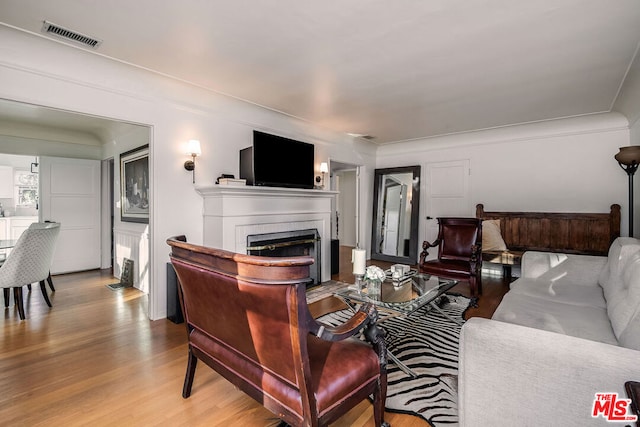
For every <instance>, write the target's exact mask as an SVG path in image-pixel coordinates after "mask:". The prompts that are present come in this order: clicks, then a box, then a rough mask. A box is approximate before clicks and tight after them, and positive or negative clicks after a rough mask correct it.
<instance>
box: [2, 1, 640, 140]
mask: <svg viewBox="0 0 640 427" xmlns="http://www.w3.org/2000/svg"><path fill="white" fill-rule="evenodd" d="M44 20H48V21H51V22H53V23H55V24H58V25H61V26H64V27H67V28H69V29H72V30H75V31H78V32H81V33H84V34H87V35H89V36H93V37H96V38H98V39H101V40H103V42H102V44H101V45H100V46H99V47H98V48H97V49H96V50H95V52H96V53H99V54H101V55H105V56H108V57H112V58H116V59H118V60H121V61H125V62H128V63H132V64H136V65H138V66H141V67H145V68H148V69H151V70H155V71H157V72H160V73H163V74H166V75H170V76H174V77H176V78H179V79H181V80H185V81H188V82H192V83H194V84H197V85H200V86H203V87H207V88H210V89H212V90H215V91H217V92H220V93H224V94H227V95H231V96H234V97H237V98H241V99H244V100H247V101H250V102H252V103H255V104H259V105H263V106H265V107H268V108H271V109H274V110H278V111H281V112H284V113H286V114H289V115H292V116H296V117H300V118H302V119H305V120H308V121H310V122H313V123H315V124H317V125H320V126H323V127H326V128H330V129H333V130H336V131H339V132H347V133H357V134H367V135H373V136H375V140H374V141H375V142H377V143H386V142H393V141H402V140H408V139H416V138H423V137H430V136H436V135H443V134H449V133H456V132H465V131H471V130H478V129H485V128H492V127H498V126H506V125H510V124H516V123H526V122H534V121H541V120H548V119H554V118H560V117H570V116H577V115H585V114H593V113H598V112H607V111H611V110H612V109H614V104H615V102H616V99H617V97H618V96H619V91H620V89H621V87H622V84H623V82H624V80H625V77H626V75H627V71H628V70H629V67H630V65H631V63H632V62H633V60H634V56H635V55H636V52H637V49H638V44H639V41H640V1H638V0H538V1H531V0H526V1H525V0H422V1H418V0H414V1H407V0H400V1H388V0H386V1H384V0H348V1H344V0H323V1H300V0H260V1H258V0H253V1H249V0H234V1H228V0H226V1H225V0H208V1H204V0H180V1H178V0H175V1H170V0H165V1H162V2H159V1H157V0H135V1H131V0H101V1H98V0H95V1H87V0H49V1H42V0H0V22H4V23H6V24H8V25H11V26H14V27H16V28H21V29H24V30H27V31H30V32H34V33H40V30H41V27H42V22H43V21H44ZM87 50H89V51H93V50H92V49H89V48H88V49H87Z"/></svg>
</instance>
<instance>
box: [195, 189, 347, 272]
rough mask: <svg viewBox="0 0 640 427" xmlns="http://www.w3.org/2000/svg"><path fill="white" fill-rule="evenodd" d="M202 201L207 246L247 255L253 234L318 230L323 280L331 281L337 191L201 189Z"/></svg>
mask: <svg viewBox="0 0 640 427" xmlns="http://www.w3.org/2000/svg"><path fill="white" fill-rule="evenodd" d="M196 191H197V192H198V193H199V194H200V195H201V196H202V197H203V200H204V203H203V222H204V236H203V243H204V244H205V245H206V246H211V247H216V248H221V249H225V250H228V251H232V252H237V253H247V236H248V235H250V234H262V233H275V232H281V231H294V230H307V229H316V230H318V233H319V235H320V239H321V245H322V246H321V253H322V256H321V257H322V261H321V264H322V279H321V281H326V280H329V279H331V265H330V253H331V245H330V239H331V202H332V200H333V199H334V197H335V196H336V195H337V194H338V192H336V191H324V190H304V189H296V188H280V187H257V186H228V185H212V186H204V187H203V186H199V187H196Z"/></svg>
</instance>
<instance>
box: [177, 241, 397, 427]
mask: <svg viewBox="0 0 640 427" xmlns="http://www.w3.org/2000/svg"><path fill="white" fill-rule="evenodd" d="M167 243H168V244H169V245H170V246H171V248H172V252H171V262H172V263H173V266H174V268H175V271H176V274H177V276H178V283H179V285H178V289H179V292H178V295H179V297H180V301H181V305H182V308H183V313H184V318H185V323H186V326H187V333H188V337H189V353H188V354H189V357H188V362H187V373H186V375H185V382H184V387H183V391H182V395H183V397H184V398H188V397H189V396H190V394H191V390H192V386H193V381H194V376H195V369H196V364H197V362H198V360H201V361H203V362H204V363H206V364H207V365H208V366H209V367H211V368H212V369H213V370H215V371H216V372H218V373H219V374H220V375H222V376H223V377H224V378H226V379H227V380H229V381H230V382H231V383H233V384H234V385H235V386H236V387H238V388H239V389H240V390H242V391H243V392H245V393H246V394H248V395H249V396H250V397H252V398H253V399H255V400H256V401H258V402H259V403H260V404H262V405H263V406H264V407H265V408H267V409H268V410H270V411H271V412H273V413H274V414H275V415H276V416H277V417H278V418H280V419H281V420H282V421H283V422H284V423H286V424H289V425H291V426H325V425H328V424H329V423H330V422H333V421H334V420H336V419H337V418H339V417H340V416H341V415H343V414H344V413H346V412H347V411H349V410H350V409H351V408H353V407H354V406H356V405H357V404H358V403H359V402H360V401H362V400H364V399H367V398H368V396H369V395H373V410H374V411H373V412H374V419H375V423H376V426H382V425H386V423H384V403H385V399H386V388H387V374H386V363H387V362H386V347H385V344H384V336H383V335H384V334H383V332H382V330H381V329H379V328H378V327H377V326H376V320H377V312H376V310H375V308H374V307H372V306H370V305H365V306H364V307H362V308H361V309H360V310H359V311H358V312H356V313H355V314H354V315H353V317H352V318H351V319H350V320H349V321H347V322H346V323H345V324H343V325H341V326H338V327H331V326H328V325H323V324H320V323H318V322H317V321H316V320H315V319H314V318H313V317H312V316H311V314H310V313H309V309H308V306H307V302H306V287H307V285H308V284H309V283H310V281H311V279H310V276H309V266H310V265H311V264H312V263H313V259H312V258H311V257H306V256H303V257H283V258H274V257H259V256H251V255H244V254H236V253H232V252H228V251H224V250H219V249H213V248H207V247H204V246H198V245H193V244H189V243H187V242H186V241H185V239H184V236H178V237H175V238H170V239H168V240H167ZM363 330H364V336H365V337H366V339H367V340H368V341H369V342H370V343H367V342H365V341H362V340H360V339H357V337H359V336H360V334H361V332H362V331H363ZM350 337H356V338H351V339H349V338H350ZM213 397H215V396H212V398H213Z"/></svg>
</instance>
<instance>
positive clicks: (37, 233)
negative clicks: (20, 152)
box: [0, 222, 60, 320]
mask: <svg viewBox="0 0 640 427" xmlns="http://www.w3.org/2000/svg"><path fill="white" fill-rule="evenodd" d="M59 233H60V224H59V223H55V222H49V223H34V224H31V226H30V227H29V228H28V229H26V230H25V231H24V232H23V233H22V234H21V235H20V238H19V239H18V241H17V242H16V245H15V246H14V247H13V249H12V250H11V252H10V253H9V255H8V256H7V259H6V260H5V261H4V263H3V264H2V266H0V288H3V293H4V306H5V307H8V306H9V296H10V295H9V291H10V289H11V288H13V299H14V302H15V304H16V306H17V307H18V314H19V316H20V319H22V320H24V319H25V312H24V302H23V296H22V287H23V286H25V285H31V284H32V283H36V282H40V290H41V291H42V296H43V297H44V300H45V302H46V303H47V305H48V306H49V307H51V301H50V300H49V295H48V294H47V289H46V287H45V281H46V280H48V279H49V278H50V277H51V276H50V274H49V271H50V269H51V262H52V261H53V254H54V250H55V244H56V240H57V238H58V234H59Z"/></svg>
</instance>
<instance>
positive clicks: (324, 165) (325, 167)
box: [320, 162, 329, 173]
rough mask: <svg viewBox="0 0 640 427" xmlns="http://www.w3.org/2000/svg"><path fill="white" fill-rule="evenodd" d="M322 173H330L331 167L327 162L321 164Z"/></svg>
mask: <svg viewBox="0 0 640 427" xmlns="http://www.w3.org/2000/svg"><path fill="white" fill-rule="evenodd" d="M320 172H322V173H327V172H329V165H327V163H326V162H322V163H320Z"/></svg>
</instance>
